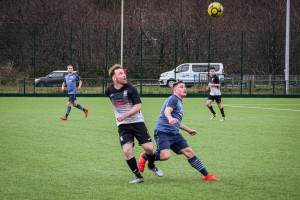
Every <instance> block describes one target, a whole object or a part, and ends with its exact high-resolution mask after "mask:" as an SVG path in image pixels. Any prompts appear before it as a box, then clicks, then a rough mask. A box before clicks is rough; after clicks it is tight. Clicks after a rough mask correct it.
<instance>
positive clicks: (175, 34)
mask: <svg viewBox="0 0 300 200" xmlns="http://www.w3.org/2000/svg"><path fill="white" fill-rule="evenodd" d="M176 66H177V30H175V31H174V54H173V69H174V79H175V81H176Z"/></svg>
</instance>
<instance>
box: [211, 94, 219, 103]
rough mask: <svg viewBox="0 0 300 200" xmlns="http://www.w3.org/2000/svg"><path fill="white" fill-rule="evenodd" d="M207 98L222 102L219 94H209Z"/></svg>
mask: <svg viewBox="0 0 300 200" xmlns="http://www.w3.org/2000/svg"><path fill="white" fill-rule="evenodd" d="M207 99H208V100H212V101H214V100H216V102H217V103H221V102H222V98H221V96H220V95H218V96H211V95H209V96H208V98H207Z"/></svg>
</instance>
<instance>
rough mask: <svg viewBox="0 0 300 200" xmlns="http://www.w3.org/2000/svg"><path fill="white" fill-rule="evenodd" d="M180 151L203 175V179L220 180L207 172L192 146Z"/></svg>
mask: <svg viewBox="0 0 300 200" xmlns="http://www.w3.org/2000/svg"><path fill="white" fill-rule="evenodd" d="M180 152H181V153H182V154H184V155H185V157H186V158H187V159H188V162H189V163H190V165H191V166H192V167H193V168H195V169H196V170H197V171H198V172H200V173H201V174H202V175H203V177H202V180H209V181H219V180H220V179H218V178H216V177H214V176H213V175H212V174H209V173H208V172H207V170H206V168H205V167H204V165H203V163H202V161H201V160H200V159H199V158H198V157H197V156H196V155H195V154H194V152H193V150H192V149H191V148H190V147H186V148H184V149H182V150H181V151H180Z"/></svg>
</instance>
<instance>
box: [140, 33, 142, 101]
mask: <svg viewBox="0 0 300 200" xmlns="http://www.w3.org/2000/svg"><path fill="white" fill-rule="evenodd" d="M140 95H141V96H142V95H143V30H142V28H140Z"/></svg>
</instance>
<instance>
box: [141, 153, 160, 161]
mask: <svg viewBox="0 0 300 200" xmlns="http://www.w3.org/2000/svg"><path fill="white" fill-rule="evenodd" d="M154 155H155V161H157V160H160V151H158V150H156V151H155V154H154ZM143 157H144V158H145V160H148V159H149V157H148V156H147V154H146V153H144V154H143Z"/></svg>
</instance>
